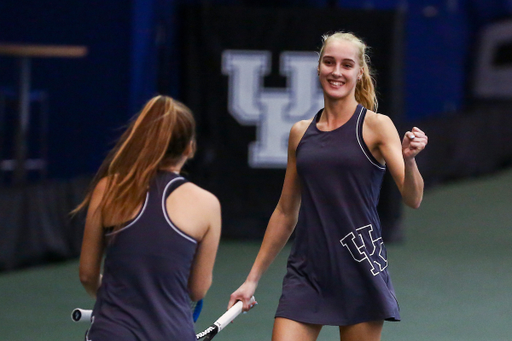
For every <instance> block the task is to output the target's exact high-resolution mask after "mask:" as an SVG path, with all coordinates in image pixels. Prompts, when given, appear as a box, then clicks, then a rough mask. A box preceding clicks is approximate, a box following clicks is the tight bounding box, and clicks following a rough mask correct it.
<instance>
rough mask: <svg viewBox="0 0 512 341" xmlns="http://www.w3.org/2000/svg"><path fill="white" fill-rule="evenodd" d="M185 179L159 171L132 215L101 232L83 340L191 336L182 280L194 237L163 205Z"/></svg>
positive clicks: (189, 340)
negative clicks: (96, 283) (99, 275)
mask: <svg viewBox="0 0 512 341" xmlns="http://www.w3.org/2000/svg"><path fill="white" fill-rule="evenodd" d="M185 182H186V180H185V179H184V178H183V177H181V176H179V175H177V174H175V173H171V172H159V173H158V175H157V176H156V178H155V179H154V181H153V182H152V183H151V185H150V189H149V191H148V193H147V196H146V200H145V202H144V205H143V208H142V209H141V211H140V213H139V214H138V215H137V217H136V218H135V219H133V220H132V221H131V222H130V223H128V224H127V225H126V226H125V227H123V228H122V229H120V230H118V231H116V232H113V233H110V234H107V240H108V246H107V250H106V257H105V263H104V271H103V280H102V283H101V287H100V288H99V290H98V294H97V299H96V304H95V306H94V310H93V320H92V324H91V327H90V328H89V331H88V333H87V334H86V340H91V341H118V340H119V341H121V340H122V341H132V340H146V341H151V340H155V341H156V340H162V341H163V340H166V341H172V340H176V341H178V340H179V341H193V340H195V339H196V337H195V332H194V325H193V321H192V313H191V309H190V303H189V302H190V298H189V295H188V289H187V283H188V278H189V274H190V269H191V265H192V260H193V258H194V254H195V252H196V246H197V242H196V240H194V239H193V238H192V237H190V236H188V235H187V234H185V233H184V232H182V231H181V230H180V229H179V228H178V227H176V226H175V225H174V224H173V223H172V221H171V219H170V218H169V216H168V214H167V210H166V206H165V201H166V199H167V197H168V196H169V195H170V194H171V193H172V191H173V190H174V189H176V188H177V187H178V186H180V185H181V184H183V183H185Z"/></svg>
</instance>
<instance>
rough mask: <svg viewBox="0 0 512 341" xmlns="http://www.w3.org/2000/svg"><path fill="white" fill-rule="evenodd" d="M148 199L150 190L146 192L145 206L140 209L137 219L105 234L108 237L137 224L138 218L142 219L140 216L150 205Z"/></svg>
mask: <svg viewBox="0 0 512 341" xmlns="http://www.w3.org/2000/svg"><path fill="white" fill-rule="evenodd" d="M148 201H149V192H147V193H146V199H144V206H142V209H141V210H140V212H139V214H137V216H136V217H135V219H134V220H133V221H132V222H131V223H129V224H128V225H126V226H125V227H123V228H121V229H119V230H117V231H114V232H109V233H105V236H107V237H110V236H112V235H114V234H116V233H119V232H121V231H124V230H126V229H127V228H128V227H130V226H132V225H133V224H135V223H136V222H137V220H139V219H140V217H142V213H144V211H145V210H146V206H148Z"/></svg>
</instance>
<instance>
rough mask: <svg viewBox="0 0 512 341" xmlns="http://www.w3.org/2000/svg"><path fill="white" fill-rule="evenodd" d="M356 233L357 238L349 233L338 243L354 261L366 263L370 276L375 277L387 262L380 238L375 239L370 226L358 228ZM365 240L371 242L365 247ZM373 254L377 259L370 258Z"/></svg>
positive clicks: (352, 233) (384, 267) (386, 265)
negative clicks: (368, 266)
mask: <svg viewBox="0 0 512 341" xmlns="http://www.w3.org/2000/svg"><path fill="white" fill-rule="evenodd" d="M356 231H357V234H358V235H357V236H356V235H355V234H354V232H350V233H349V234H347V235H346V236H345V237H343V238H342V239H341V240H340V243H341V245H343V246H344V247H346V248H347V249H348V251H350V254H351V255H352V258H354V260H355V261H357V262H368V264H369V265H370V271H371V273H372V275H374V276H377V275H378V274H379V273H380V272H381V271H383V270H384V269H386V268H387V267H388V260H387V259H386V257H385V255H384V254H383V251H384V250H383V245H384V242H383V241H382V237H379V238H375V232H374V230H373V226H372V225H371V224H369V225H366V226H363V227H360V228H358V229H356ZM365 240H371V245H366V244H365V242H364V241H365ZM375 254H376V255H377V257H372V256H373V255H375Z"/></svg>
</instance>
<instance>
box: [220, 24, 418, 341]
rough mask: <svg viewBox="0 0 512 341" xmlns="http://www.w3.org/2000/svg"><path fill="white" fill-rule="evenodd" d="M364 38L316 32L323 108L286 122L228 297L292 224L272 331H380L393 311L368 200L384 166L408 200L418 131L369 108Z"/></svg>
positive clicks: (251, 288) (370, 338) (286, 335)
mask: <svg viewBox="0 0 512 341" xmlns="http://www.w3.org/2000/svg"><path fill="white" fill-rule="evenodd" d="M366 48H367V47H366V45H365V44H364V42H363V41H361V39H359V38H358V37H356V36H355V35H353V34H351V33H345V32H337V33H334V34H332V35H327V36H324V37H323V46H322V48H321V50H320V54H319V61H318V77H319V80H320V84H321V87H322V89H323V94H324V108H323V109H321V110H320V111H319V112H318V113H317V114H316V115H315V117H314V118H312V119H310V120H305V121H300V122H297V123H296V124H295V125H294V126H293V127H292V129H291V131H290V136H289V141H288V165H287V169H286V175H285V179H284V185H283V189H282V193H281V197H280V199H279V202H278V204H277V207H276V209H275V211H274V213H273V214H272V216H271V218H270V221H269V223H268V226H267V230H266V232H265V236H264V239H263V242H262V245H261V248H260V251H259V253H258V255H257V257H256V260H255V262H254V264H253V266H252V269H251V271H250V273H249V275H248V277H247V279H246V281H245V282H244V283H243V284H242V286H240V288H239V289H238V290H236V291H235V292H234V293H233V294H231V298H230V301H229V306H231V305H233V304H234V302H235V301H237V300H242V301H243V302H244V304H245V305H244V309H249V308H250V307H249V304H248V302H249V299H250V297H251V296H252V295H253V294H254V292H255V290H256V287H257V285H258V281H259V279H260V278H261V276H262V275H263V273H264V272H265V271H266V270H267V268H268V266H269V265H270V264H271V262H272V261H273V260H274V259H275V257H276V255H277V254H278V252H279V251H280V250H281V249H282V248H283V246H284V245H285V243H286V242H287V240H288V239H289V237H290V235H291V233H292V232H293V231H294V230H295V232H296V234H295V240H294V244H293V247H292V250H291V253H290V256H289V258H288V264H287V273H286V275H285V278H284V281H283V288H282V295H281V298H280V300H279V306H278V308H277V312H276V315H275V321H274V329H273V333H272V340H274V341H285V340H290V341H291V340H293V341H297V340H303V341H310V340H316V339H317V337H318V334H319V333H320V330H321V328H322V326H323V325H334V326H339V332H340V340H342V341H356V340H357V341H362V340H365V341H377V340H380V337H381V331H382V327H383V321H384V320H390V321H398V320H400V313H399V306H398V302H397V300H396V298H395V292H394V289H393V285H392V283H391V279H390V277H389V274H388V270H387V265H388V264H387V256H386V249H385V246H384V244H383V242H382V237H381V227H380V222H379V217H378V214H377V208H376V207H377V203H378V199H379V192H380V187H381V183H382V178H383V175H384V173H385V171H386V168H387V169H388V170H389V172H390V173H391V175H392V176H393V178H394V180H395V182H396V185H397V186H398V188H399V190H400V192H401V194H402V198H403V201H404V202H405V204H407V205H408V206H410V207H413V208H418V207H419V206H420V203H421V201H422V198H423V179H422V177H421V175H420V172H419V170H418V167H417V165H416V161H415V156H416V155H417V154H418V153H419V152H420V151H421V150H423V149H424V148H425V146H426V144H427V136H426V135H425V134H424V133H423V132H422V131H421V130H420V129H418V128H413V129H412V130H411V131H408V132H406V133H405V136H404V138H403V140H402V141H400V138H399V135H398V132H397V129H396V128H395V126H394V124H393V122H392V121H391V120H390V119H389V117H387V116H384V115H382V114H377V113H375V112H374V111H372V110H376V108H377V100H376V95H375V88H374V82H373V79H372V77H371V70H370V65H369V58H368V55H367V52H366Z"/></svg>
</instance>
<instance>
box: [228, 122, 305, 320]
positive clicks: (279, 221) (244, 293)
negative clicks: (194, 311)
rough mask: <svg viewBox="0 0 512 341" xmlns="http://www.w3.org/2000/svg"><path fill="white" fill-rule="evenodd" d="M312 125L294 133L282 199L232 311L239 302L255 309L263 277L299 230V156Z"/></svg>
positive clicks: (232, 301)
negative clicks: (296, 229)
mask: <svg viewBox="0 0 512 341" xmlns="http://www.w3.org/2000/svg"><path fill="white" fill-rule="evenodd" d="M309 123H310V121H300V122H297V123H295V124H294V125H293V127H292V129H291V131H290V137H289V140H288V163H287V167H286V175H285V178H284V184H283V189H282V192H281V197H280V198H279V202H278V204H277V206H276V208H275V210H274V212H273V213H272V216H271V217H270V220H269V223H268V225H267V229H266V231H265V235H264V237H263V242H262V244H261V247H260V250H259V252H258V255H257V256H256V260H255V261H254V264H253V266H252V268H251V271H250V272H249V275H248V276H247V279H246V280H245V282H244V283H243V284H242V285H241V286H240V287H239V288H238V289H237V290H236V291H235V292H233V293H232V294H231V296H230V300H229V304H228V308H230V307H231V306H233V304H235V303H236V302H237V301H242V302H243V303H244V307H243V310H244V311H247V310H249V309H250V308H252V306H249V301H250V299H251V297H252V296H253V295H254V292H255V291H256V287H257V286H258V282H259V280H260V278H261V276H262V275H263V273H264V272H265V271H266V270H267V269H268V267H269V266H270V264H271V263H272V262H273V261H274V259H275V258H276V256H277V255H278V253H279V252H280V251H281V249H282V248H283V247H284V246H285V244H286V242H287V241H288V239H289V238H290V235H291V234H292V232H293V230H294V229H295V224H296V223H297V218H298V214H299V208H300V182H299V178H298V175H297V167H296V156H295V152H296V150H297V146H298V144H299V142H300V140H301V138H302V136H303V135H304V132H305V131H306V129H307V127H308V125H309Z"/></svg>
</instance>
